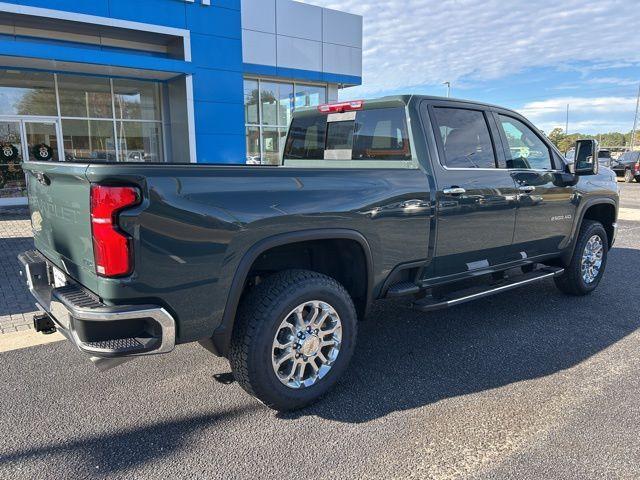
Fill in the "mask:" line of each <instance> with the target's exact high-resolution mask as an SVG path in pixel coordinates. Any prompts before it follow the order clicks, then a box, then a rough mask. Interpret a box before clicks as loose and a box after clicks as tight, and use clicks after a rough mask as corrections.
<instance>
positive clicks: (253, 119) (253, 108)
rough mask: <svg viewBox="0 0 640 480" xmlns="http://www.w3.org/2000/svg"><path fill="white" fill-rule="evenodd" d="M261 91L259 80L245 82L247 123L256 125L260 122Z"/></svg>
mask: <svg viewBox="0 0 640 480" xmlns="http://www.w3.org/2000/svg"><path fill="white" fill-rule="evenodd" d="M258 97H259V90H258V81H257V80H245V81H244V118H245V123H251V124H256V123H259V121H258V103H259V102H260V100H259V98H258Z"/></svg>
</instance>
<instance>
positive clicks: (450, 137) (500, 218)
mask: <svg viewBox="0 0 640 480" xmlns="http://www.w3.org/2000/svg"><path fill="white" fill-rule="evenodd" d="M453 105H455V106H453ZM458 105H459V104H457V105H456V104H452V106H449V104H447V103H446V102H443V103H441V104H440V103H439V104H434V105H432V106H431V107H429V110H430V116H429V118H430V119H431V124H432V127H433V132H434V135H435V137H436V144H437V146H438V156H439V161H434V162H433V163H434V165H433V168H434V169H435V171H436V179H437V184H438V188H437V190H438V193H437V215H438V222H437V224H438V227H437V240H436V251H435V259H436V261H435V270H436V276H438V277H444V276H451V275H457V274H466V273H469V272H474V271H482V270H486V269H488V268H491V267H493V266H496V265H500V264H503V263H505V262H508V261H511V260H513V251H512V249H511V246H512V241H513V232H514V228H515V218H516V203H517V192H516V188H515V184H514V182H513V179H512V178H511V175H510V174H509V172H508V171H507V170H506V169H504V168H499V166H500V164H499V162H498V158H499V157H498V152H499V150H498V149H497V148H496V145H499V139H497V138H494V136H495V135H494V133H492V132H495V128H491V126H490V125H491V124H490V120H491V121H493V120H492V119H491V117H490V116H489V115H490V112H486V111H484V110H482V109H480V108H479V109H474V108H460V107H459V106H458ZM496 140H497V141H496Z"/></svg>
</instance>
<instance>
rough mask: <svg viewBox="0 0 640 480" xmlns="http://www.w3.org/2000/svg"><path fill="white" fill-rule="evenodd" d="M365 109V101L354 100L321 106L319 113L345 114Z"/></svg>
mask: <svg viewBox="0 0 640 480" xmlns="http://www.w3.org/2000/svg"><path fill="white" fill-rule="evenodd" d="M363 108H364V100H353V101H351V102H340V103H327V104H325V105H320V106H319V107H318V111H319V112H320V113H344V112H353V111H356V110H362V109H363Z"/></svg>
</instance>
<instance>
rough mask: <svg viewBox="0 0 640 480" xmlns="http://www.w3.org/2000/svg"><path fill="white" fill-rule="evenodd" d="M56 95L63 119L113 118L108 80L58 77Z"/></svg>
mask: <svg viewBox="0 0 640 480" xmlns="http://www.w3.org/2000/svg"><path fill="white" fill-rule="evenodd" d="M58 95H59V96H60V112H61V113H60V114H61V115H62V116H63V117H83V118H112V117H113V107H112V102H111V82H110V81H109V79H108V78H100V77H85V76H80V75H58Z"/></svg>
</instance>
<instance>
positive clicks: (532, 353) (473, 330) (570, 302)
mask: <svg viewBox="0 0 640 480" xmlns="http://www.w3.org/2000/svg"><path fill="white" fill-rule="evenodd" d="M638 267H640V252H639V251H638V250H632V249H626V248H619V249H614V250H612V251H611V254H610V257H609V264H608V267H607V272H606V274H605V277H604V280H603V282H602V284H601V285H600V287H599V289H598V290H597V291H596V292H594V293H593V294H592V295H590V296H587V297H582V298H576V297H570V296H565V295H563V294H562V293H560V292H559V291H558V290H557V289H556V288H555V286H554V284H553V281H549V282H545V283H542V284H538V285H534V286H532V287H529V289H528V290H527V287H524V288H522V289H520V290H515V291H512V292H509V293H506V294H503V295H498V296H495V297H491V298H488V299H485V300H480V301H477V302H475V303H469V304H466V305H462V306H459V307H455V308H453V309H450V310H444V311H441V312H435V313H431V314H425V313H420V312H415V311H412V310H409V309H407V308H404V306H405V305H406V304H407V302H406V301H405V302H402V301H397V300H394V301H383V302H379V303H378V304H377V305H376V306H375V307H374V309H373V311H372V313H371V315H370V317H369V319H368V320H367V321H366V322H364V323H362V324H361V326H360V331H359V337H358V346H357V348H356V353H355V355H354V358H353V361H352V363H351V366H350V368H349V370H348V372H347V374H346V375H345V377H344V378H343V380H342V381H341V382H340V384H339V385H338V387H337V388H336V389H335V390H334V391H333V392H332V393H330V394H329V395H328V396H327V397H326V398H325V399H324V400H323V401H321V402H320V403H319V404H317V405H315V406H312V407H309V408H307V409H305V410H302V411H300V412H297V413H294V414H282V415H280V418H283V419H291V418H298V417H300V416H303V415H313V416H319V417H323V418H327V419H331V420H336V421H341V422H349V423H360V422H367V421H370V420H373V419H376V418H379V417H383V416H385V415H388V414H390V413H392V412H395V411H401V410H408V409H413V408H418V407H422V406H425V405H428V404H431V403H434V402H437V401H439V400H443V399H446V398H451V397H456V396H460V395H467V394H472V393H475V392H480V391H484V390H488V389H493V388H498V387H503V386H505V385H509V384H512V383H515V382H520V381H523V380H529V379H535V378H539V377H544V376H548V375H551V374H554V373H557V372H559V371H562V370H565V369H568V368H571V367H573V366H575V365H577V364H579V363H581V362H582V361H584V360H586V359H588V358H589V357H591V356H593V355H595V354H597V353H598V352H601V351H602V350H604V349H606V348H607V347H609V346H610V345H612V344H614V343H616V342H618V341H620V340H621V339H622V338H624V337H626V336H627V335H629V334H631V333H632V332H634V331H635V330H637V329H638V328H640V316H639V315H638V310H637V307H636V306H632V305H630V304H629V302H628V301H624V298H625V295H626V294H625V295H623V296H621V295H620V291H619V289H620V286H624V291H625V292H632V291H636V290H637V289H634V288H633V286H634V285H635V286H637V287H640V281H639V280H638V276H637V272H638V271H639V268H638Z"/></svg>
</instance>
